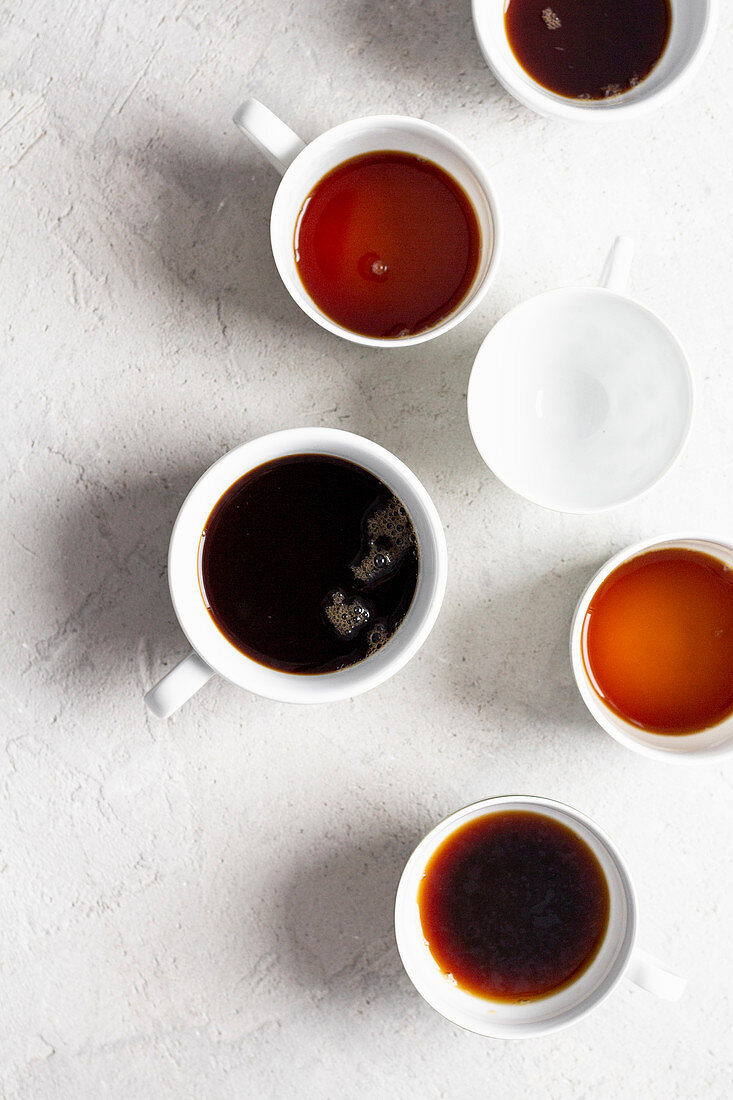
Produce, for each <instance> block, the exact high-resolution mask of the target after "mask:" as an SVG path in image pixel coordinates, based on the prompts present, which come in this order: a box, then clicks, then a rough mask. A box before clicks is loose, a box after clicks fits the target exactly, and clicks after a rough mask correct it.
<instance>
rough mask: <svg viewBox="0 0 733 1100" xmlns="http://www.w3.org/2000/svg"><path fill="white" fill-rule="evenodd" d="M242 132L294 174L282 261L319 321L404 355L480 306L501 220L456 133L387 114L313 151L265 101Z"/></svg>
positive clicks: (241, 122) (281, 229)
mask: <svg viewBox="0 0 733 1100" xmlns="http://www.w3.org/2000/svg"><path fill="white" fill-rule="evenodd" d="M234 121H235V122H236V124H237V125H238V126H239V127H240V129H241V130H242V131H243V132H244V133H245V134H246V135H247V137H249V138H250V139H251V140H252V141H253V142H254V144H255V145H256V146H257V147H258V148H259V149H260V150H261V151H262V152H263V153H264V154H265V155H266V156H267V158H268V160H269V161H270V163H271V164H273V165H274V166H275V167H276V168H277V169H278V171H280V172H281V173H282V174H283V179H282V181H281V183H280V186H279V188H278V190H277V194H276V196H275V200H274V203H273V207H272V217H271V221H270V237H271V243H272V250H273V255H274V258H275V263H276V265H277V268H278V271H279V273H280V276H281V278H282V280H283V282H284V283H285V286H286V287H287V289H288V291H289V292H290V294H291V295H292V297H293V298H294V299H295V301H296V302H297V303H298V305H299V306H300V307H301V308H302V309H303V310H305V312H306V313H307V314H308V315H309V316H310V317H312V318H313V320H315V321H317V322H318V323H319V324H320V325H322V326H323V327H324V328H326V329H328V331H330V332H333V333H336V334H337V335H339V336H342V337H344V338H345V339H347V340H352V341H355V342H356V343H360V344H368V345H371V346H376V347H404V346H410V345H413V344H417V343H420V342H422V341H424V340H430V339H432V338H433V337H435V336H439V335H440V334H441V333H443V332H447V331H448V330H449V329H451V328H453V326H454V325H457V324H458V323H459V322H460V321H461V320H463V318H464V317H466V316H467V315H468V314H469V313H470V312H471V311H472V310H473V309H474V308H475V307H476V306H477V305H478V304H479V302H480V301H481V299H482V298H483V297H484V295H485V294H486V292H487V290H488V288H489V285H490V282H491V280H492V278H493V276H494V273H495V271H496V267H497V264H498V259H499V248H500V230H499V218H498V210H497V205H496V200H495V197H494V193H493V190H492V188H491V184H490V183H489V181H488V179H487V177H486V174H485V172H484V170H483V168H482V167H481V165H480V164H479V162H478V161H477V160H476V158H475V157H474V156H473V155H472V154H471V153H470V151H469V150H468V149H467V148H466V147H465V146H464V145H463V144H462V143H461V142H459V141H458V140H457V139H456V138H454V137H453V136H452V135H451V134H449V133H447V132H446V131H445V130H442V129H441V128H440V127H438V126H434V125H432V124H431V123H429V122H424V121H423V120H421V119H417V118H408V117H404V116H399V115H378V116H373V117H369V118H362V119H356V120H355V121H352V122H346V123H343V124H341V125H340V126H336V127H334V128H333V129H332V130H328V131H327V132H326V133H324V134H321V135H320V136H319V137H317V138H316V139H315V140H314V141H312V142H310V143H309V144H308V145H305V144H304V142H303V141H301V139H300V138H299V137H298V136H297V135H296V134H295V133H293V131H292V130H291V129H290V128H289V127H288V126H286V125H285V123H284V122H282V121H281V120H280V119H279V118H277V116H276V115H274V114H273V113H272V111H270V110H269V109H268V108H267V107H265V106H264V105H263V104H262V103H260V102H259V101H257V100H254V99H248V100H246V101H245V102H244V103H243V104H242V106H241V107H240V108H239V109H238V110H237V112H236V114H235V116H234Z"/></svg>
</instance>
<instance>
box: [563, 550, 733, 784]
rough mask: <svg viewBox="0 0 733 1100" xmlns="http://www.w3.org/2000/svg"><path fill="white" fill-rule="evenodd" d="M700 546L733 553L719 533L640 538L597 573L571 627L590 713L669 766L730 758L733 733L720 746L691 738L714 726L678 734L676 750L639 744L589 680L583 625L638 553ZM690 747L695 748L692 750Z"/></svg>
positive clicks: (630, 745) (574, 661) (624, 741)
mask: <svg viewBox="0 0 733 1100" xmlns="http://www.w3.org/2000/svg"><path fill="white" fill-rule="evenodd" d="M698 543H699V544H702V545H703V546H707V547H709V549H707V550H702V552H703V553H709V554H710V556H711V557H715V556H716V555H715V548H716V547H720V548H722V549H724V550H727V551H728V552H729V553H731V554H733V541H731V539H729V538H726V537H724V536H721V535H718V534H710V533H707V534H700V533H697V534H694V533H690V532H682V533H680V532H673V533H671V534H667V535H653V536H650V537H648V538H645V539H641V540H640V541H638V542H635V543H632V545H631V546H627V547H624V548H623V549H621V550H619V551H617V553H615V554H613V555H612V556H611V557H610V558H609V559H608V560H607V561H606V562H604V563H603V565H602V566H601V567H600V568H599V569H598V570H596V572H595V573H594V574H593V576H592V577H591V579H590V580H589V581H588V583H587V585H586V586H585V588H584V589H583V591H582V593H581V595H580V598H579V599H578V602H577V604H576V606H575V610H574V612H573V617H572V620H571V624H570V663H571V665H572V669H573V676H574V678H575V683H576V685H577V687H578V691H579V692H580V695H581V698H582V699H583V702H584V703H585V705H586V707H587V708H588V710H589V711H590V714H591V716H592V717H593V718H594V719H595V721H596V722H597V723H598V725H599V726H600V727H601V729H603V730H604V731H605V732H606V733H607V734H609V735H610V736H611V737H613V739H614V740H615V741H618V743H619V744H620V745H623V746H624V747H625V748H627V749H632V750H633V751H634V752H637V753H640V754H641V755H642V756H646V757H647V758H649V759H654V760H665V761H667V762H668V763H670V764H680V765H699V764H706V763H710V761H711V760H716V759H719V758H721V757H724V756H728V755H730V754H731V752H733V731H731V734H730V736H729V737H728V738H727V739H726V740H724V741H722V742H719V743H718V744H713V745H707V746H702V747H701V746H699V745H698V747H697V748H695V747H694V745H695V742H694V740H692V739H694V738H700V737H703V736H705V735H706V734H707V732H708V730H712V729H715V728H716V727H715V726H709V727H707V729H705V730H701V731H699V732H698V733H687V734H681V735H677V740H678V741H679V746H680V747H679V748H677V749H675V748H673V747H671V745H670V747H664V745H663V744H662V743H661V740H660V744H659V745H655V744H647V743H645V742H642V741H639V740H638V739H637V737H636V736H635V735H634V732H633V731H634V727H633V726H632V725H631V724H630V723H628V722H624V721H623V719H621V718H619V717H618V716H617V715H615V714H614V715H613V716H611V714H610V713H609V711H608V710H607V708H606V707H605V706H604V705H603V703H602V701H601V699H600V698H599V696H598V695H597V693H596V691H595V689H594V688H593V686H592V684H591V683H590V681H589V679H588V674H587V672H586V670H585V665H584V664H583V658H582V652H581V649H582V630H583V622H584V620H585V615H586V612H587V610H588V605H589V604H590V601H591V600H592V598H593V596H594V595H595V593H596V592H597V590H598V589H599V588H600V586H601V584H603V582H604V581H605V580H606V579H607V578H608V577H609V576H610V575H611V573H613V571H614V570H615V569H617V568H618V567H619V566H620V565H623V564H624V563H625V562H627V561H631V560H632V559H633V558H635V557H638V556H639V554H643V553H645V552H647V551H649V550H654V549H656V548H659V549H662V548H664V547H666V546H681V547H684V546H688V547H689V546H690V545H691V544H698ZM696 548H697V547H696V546H694V545H693V546H692V549H696ZM727 720H728V719H723V722H725V721H727ZM627 731H628V732H627ZM662 736H663V735H662ZM667 741H668V739H666V738H665V743H664V744H665V745H666V744H667ZM690 746H693V747H692V748H690Z"/></svg>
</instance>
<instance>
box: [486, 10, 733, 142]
mask: <svg viewBox="0 0 733 1100" xmlns="http://www.w3.org/2000/svg"><path fill="white" fill-rule="evenodd" d="M505 7H506V0H473V21H474V27H475V30H476V37H477V39H478V42H479V45H480V47H481V51H482V53H483V55H484V57H485V59H486V61H487V63H488V65H489V67H490V68H491V69H492V70H493V72H494V73H495V75H496V76H497V78H498V80H499V81H500V83H501V84H503V86H504V87H505V88H506V90H507V91H508V92H509V93H510V94H511V95H513V96H514V97H515V98H516V99H518V100H519V102H520V103H523V104H524V105H525V106H526V107H529V108H531V109H532V110H534V111H537V112H538V113H539V114H543V115H547V116H550V117H553V116H554V117H560V118H574V119H577V120H581V121H582V120H592V121H594V122H600V121H603V120H613V119H614V118H618V116H619V114H620V113H623V114H625V115H628V114H631V113H641V112H643V111H646V110H649V109H651V108H654V107H657V106H660V105H661V104H662V103H664V102H666V101H667V99H668V98H670V97H671V96H672V95H674V94H676V93H677V92H678V91H679V90H680V89H681V88H682V87H683V86H684V83H686V82H687V80H688V79H691V78H692V77H693V76H694V73H695V72H696V71H697V68H698V66H699V65H700V64H701V62H702V60H703V59H704V56H705V53H706V52H707V49H708V47H709V45H710V41H711V39H712V36H713V33H714V30H715V25H716V23H717V9H718V0H671V8H672V25H671V28H670V35H669V41H668V42H667V45H666V48H665V50H664V53H663V54H662V56H661V58H660V59H659V61H658V63H657V64H656V65H655V67H654V68H653V69H652V71H651V72H650V73H649V75H648V76H647V77H646V78H645V79H644V80H642V81H641V82H640V83H639V84H638V85H637V86H636V87H635V88H631V89H630V90H629V91H628V92H624V93H623V94H622V95H619V96H613V97H610V98H609V99H604V100H587V101H583V100H577V99H570V98H567V97H565V96H560V95H557V94H556V93H554V92H551V91H548V90H547V89H546V88H543V87H542V86H541V85H540V84H537V83H536V81H534V80H533V79H532V78H531V77H530V76H529V74H528V73H527V72H526V71H525V70H524V69H523V68H522V66H521V65H520V64H519V62H518V61H517V59H516V57H515V56H514V54H513V53H512V50H511V47H510V46H509V42H508V40H507V36H506V31H505V28H504V10H505Z"/></svg>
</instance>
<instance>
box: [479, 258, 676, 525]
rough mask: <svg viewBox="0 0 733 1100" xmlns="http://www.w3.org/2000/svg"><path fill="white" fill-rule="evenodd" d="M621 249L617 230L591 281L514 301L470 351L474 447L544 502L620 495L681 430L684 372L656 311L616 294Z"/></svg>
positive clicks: (662, 466)
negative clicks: (596, 280) (596, 276)
mask: <svg viewBox="0 0 733 1100" xmlns="http://www.w3.org/2000/svg"><path fill="white" fill-rule="evenodd" d="M632 253H633V244H632V242H631V240H630V239H629V238H628V237H619V238H617V240H616V241H615V242H614V245H613V247H612V248H611V252H610V254H609V256H608V259H607V260H606V264H605V267H604V270H603V274H602V276H601V283H600V286H596V287H568V288H565V289H562V290H550V291H547V292H546V293H544V294H539V295H538V296H537V297H535V298H531V299H529V301H526V302H522V304H521V305H518V306H516V307H515V308H514V309H512V310H510V312H509V313H507V314H506V315H505V316H504V317H502V318H501V320H499V321H498V322H497V324H496V325H494V327H493V329H492V330H491V332H489V334H488V336H487V337H486V339H485V340H484V342H483V344H482V345H481V347H480V349H479V352H478V355H477V356H476V360H475V362H474V365H473V369H472V372H471V378H470V381H469V386H468V420H469V424H470V427H471V433H472V435H473V438H474V442H475V444H476V447H477V448H478V450H479V452H480V454H481V456H482V458H483V459H484V461H485V462H486V464H487V465H488V466H489V467H490V468H491V469H492V471H493V472H494V474H496V476H497V477H498V478H499V479H500V480H501V481H503V482H504V484H505V485H507V486H508V487H509V488H510V489H513V490H514V491H515V492H517V493H519V494H521V496H523V497H526V498H527V500H530V501H532V502H533V503H535V504H541V505H544V507H546V508H554V509H557V510H558V511H561V512H575V513H589V512H600V511H604V510H605V509H607V508H615V507H617V506H619V505H621V504H625V503H627V502H628V501H630V500H633V499H634V498H635V497H637V496H639V495H640V494H642V493H644V492H646V491H647V490H648V489H650V488H651V486H652V485H654V484H655V483H656V482H657V481H659V479H660V478H661V477H662V476H663V475H664V474H665V473H667V471H668V470H670V469H671V467H672V466H673V464H674V462H675V461H676V459H677V458H678V456H679V455H680V453H681V451H682V448H683V446H684V443H685V440H686V439H687V436H688V433H689V430H690V426H691V423H692V411H693V383H692V374H691V372H690V368H689V365H688V362H687V358H686V356H685V353H684V351H683V349H682V347H681V346H680V344H679V342H678V341H677V339H676V338H675V337H674V336H673V335H672V333H671V332H670V330H669V329H668V328H667V326H666V325H665V324H664V323H663V321H661V320H660V318H659V317H657V316H656V314H654V313H652V311H651V310H649V309H647V308H646V307H645V306H643V305H640V304H639V302H635V301H634V300H633V299H631V298H629V297H628V296H627V295H626V294H625V293H624V289H625V286H626V281H627V277H628V273H629V269H630V265H631V256H632Z"/></svg>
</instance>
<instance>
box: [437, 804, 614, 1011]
mask: <svg viewBox="0 0 733 1100" xmlns="http://www.w3.org/2000/svg"><path fill="white" fill-rule="evenodd" d="M418 905H419V909H420V920H421V923H422V930H423V935H424V936H425V939H426V940H427V943H428V946H429V948H430V953H431V954H432V956H433V958H434V959H435V961H436V963H437V964H438V966H439V967H440V968H441V970H443V971H444V972H445V973H446V974H451V975H452V976H453V978H454V979H455V981H456V983H457V984H458V985H459V986H460V987H461V988H462V989H466V990H468V991H469V992H470V993H474V994H477V995H478V996H480V997H488V998H491V999H492V1000H497V1001H505V1002H518V1001H527V1000H533V999H536V998H538V997H545V996H547V995H548V994H550V993H555V992H557V991H558V990H560V989H563V988H564V987H565V986H568V985H570V983H571V982H573V981H575V980H576V979H577V978H578V977H579V976H580V975H581V974H582V973H583V971H584V970H586V968H587V967H588V966H589V965H590V963H591V962H592V961H593V959H594V958H595V956H596V954H597V952H598V948H599V947H600V945H601V942H602V941H603V937H604V935H605V932H606V926H607V924H608V914H609V893H608V885H607V883H606V878H605V875H604V873H603V870H602V869H601V866H600V864H599V862H598V860H597V859H596V856H595V855H594V854H593V852H592V851H591V850H590V848H589V847H588V845H587V844H586V843H585V841H584V840H581V839H580V837H579V836H578V835H577V834H576V833H574V832H573V831H572V830H571V829H569V828H567V827H566V826H565V825H562V824H560V822H558V821H555V820H554V819H553V818H551V817H547V816H546V815H545V814H540V813H534V812H526V811H515V810H507V811H502V812H498V813H492V814H487V815H486V816H485V817H480V818H477V819H476V820H474V821H470V822H468V824H466V825H463V826H462V827H460V828H458V829H456V831H455V832H454V833H452V834H451V835H450V836H449V837H448V838H447V840H444V841H443V843H442V844H441V845H440V847H439V848H438V849H437V851H436V852H435V853H434V854H433V856H432V857H431V859H430V861H429V863H428V865H427V867H426V869H425V877H424V878H423V880H422V882H421V884H420V889H419V894H418Z"/></svg>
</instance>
